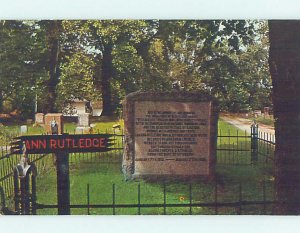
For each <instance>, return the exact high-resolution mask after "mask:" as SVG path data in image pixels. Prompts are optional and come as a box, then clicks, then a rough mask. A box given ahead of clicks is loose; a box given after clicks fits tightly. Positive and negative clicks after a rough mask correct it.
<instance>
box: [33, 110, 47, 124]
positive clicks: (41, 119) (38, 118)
mask: <svg viewBox="0 0 300 233" xmlns="http://www.w3.org/2000/svg"><path fill="white" fill-rule="evenodd" d="M35 123H36V124H38V125H44V124H45V115H44V113H36V114H35Z"/></svg>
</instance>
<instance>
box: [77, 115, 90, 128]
mask: <svg viewBox="0 0 300 233" xmlns="http://www.w3.org/2000/svg"><path fill="white" fill-rule="evenodd" d="M77 125H78V126H82V127H86V126H89V125H90V114H89V113H81V114H78V122H77Z"/></svg>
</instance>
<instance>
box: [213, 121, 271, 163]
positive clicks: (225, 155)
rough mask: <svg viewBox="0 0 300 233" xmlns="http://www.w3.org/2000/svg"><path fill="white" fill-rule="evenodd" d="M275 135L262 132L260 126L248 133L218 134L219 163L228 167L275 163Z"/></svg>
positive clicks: (231, 132) (237, 131)
mask: <svg viewBox="0 0 300 233" xmlns="http://www.w3.org/2000/svg"><path fill="white" fill-rule="evenodd" d="M274 151H275V135H272V134H270V133H266V132H260V131H259V129H258V125H252V126H251V133H250V134H248V133H247V132H246V131H244V132H242V133H241V132H240V130H236V131H235V132H233V131H230V130H228V131H227V132H224V131H221V130H220V131H219V132H218V142H217V163H218V164H228V165H233V164H234V165H252V164H255V163H259V164H263V163H265V164H268V163H273V161H274Z"/></svg>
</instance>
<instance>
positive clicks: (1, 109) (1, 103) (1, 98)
mask: <svg viewBox="0 0 300 233" xmlns="http://www.w3.org/2000/svg"><path fill="white" fill-rule="evenodd" d="M3 102H4V100H3V94H2V91H1V90H0V113H3Z"/></svg>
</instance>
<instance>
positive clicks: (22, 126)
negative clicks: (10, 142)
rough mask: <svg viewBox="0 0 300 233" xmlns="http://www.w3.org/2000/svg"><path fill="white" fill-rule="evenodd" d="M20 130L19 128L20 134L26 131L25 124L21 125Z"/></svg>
mask: <svg viewBox="0 0 300 233" xmlns="http://www.w3.org/2000/svg"><path fill="white" fill-rule="evenodd" d="M20 130H21V134H23V133H27V125H21V128H20Z"/></svg>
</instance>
